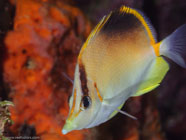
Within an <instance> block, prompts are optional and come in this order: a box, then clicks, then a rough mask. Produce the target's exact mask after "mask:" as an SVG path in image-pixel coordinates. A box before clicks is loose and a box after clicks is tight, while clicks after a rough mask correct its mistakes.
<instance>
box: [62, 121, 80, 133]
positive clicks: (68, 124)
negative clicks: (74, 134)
mask: <svg viewBox="0 0 186 140" xmlns="http://www.w3.org/2000/svg"><path fill="white" fill-rule="evenodd" d="M76 128H77V126H76V125H75V124H74V123H72V122H71V121H68V120H67V121H66V122H65V125H64V126H63V129H62V133H63V134H64V135H65V134H67V133H68V132H70V131H72V130H75V129H76Z"/></svg>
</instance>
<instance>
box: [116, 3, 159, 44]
mask: <svg viewBox="0 0 186 140" xmlns="http://www.w3.org/2000/svg"><path fill="white" fill-rule="evenodd" d="M120 12H124V13H127V14H132V15H134V16H135V17H136V18H137V19H138V20H139V21H140V22H141V23H142V24H143V26H144V27H145V29H146V31H147V33H148V35H149V37H150V39H151V44H152V45H154V44H155V43H156V42H157V39H156V32H155V29H154V27H153V26H152V24H151V23H150V20H149V19H148V18H147V17H146V16H145V14H144V13H143V12H141V11H140V10H136V9H133V8H129V7H126V6H122V7H121V8H120Z"/></svg>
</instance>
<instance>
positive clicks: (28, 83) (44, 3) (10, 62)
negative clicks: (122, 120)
mask: <svg viewBox="0 0 186 140" xmlns="http://www.w3.org/2000/svg"><path fill="white" fill-rule="evenodd" d="M14 4H15V6H16V15H15V19H14V29H13V30H12V31H9V32H8V34H7V36H6V38H5V45H6V49H7V59H6V60H5V62H4V81H5V82H6V83H8V85H9V87H10V97H11V98H13V102H14V104H15V107H12V108H10V111H11V113H12V116H11V118H12V120H13V121H14V122H15V123H14V125H13V126H12V131H13V132H14V133H15V134H18V133H19V128H20V127H21V126H22V125H23V124H24V123H26V124H28V125H30V126H34V127H35V129H36V135H38V136H40V137H41V139H45V140H47V139H48V140H49V139H53V140H59V139H61V138H63V139H67V140H68V139H69V140H72V139H75V138H76V137H78V139H83V138H84V137H85V135H84V133H85V132H84V131H74V132H72V133H70V134H68V135H62V134H61V129H62V127H63V124H64V121H65V118H66V117H67V115H68V103H67V98H68V96H69V94H71V88H72V85H71V83H70V82H69V81H68V80H67V79H65V77H64V76H63V75H62V72H64V73H66V74H67V75H69V76H70V77H72V76H73V73H74V67H75V63H76V57H77V55H78V52H79V49H80V47H81V45H82V43H83V42H84V40H85V38H86V37H87V35H88V34H89V32H90V25H89V23H88V22H87V20H86V19H85V17H84V16H83V15H82V13H81V11H80V10H78V9H77V8H75V7H72V6H70V5H68V4H67V3H65V2H62V1H60V0H55V1H49V0H17V1H15V2H14Z"/></svg>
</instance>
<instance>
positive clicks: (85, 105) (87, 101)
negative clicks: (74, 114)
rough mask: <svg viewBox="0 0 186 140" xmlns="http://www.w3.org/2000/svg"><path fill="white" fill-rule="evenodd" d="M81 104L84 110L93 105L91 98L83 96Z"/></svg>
mask: <svg viewBox="0 0 186 140" xmlns="http://www.w3.org/2000/svg"><path fill="white" fill-rule="evenodd" d="M81 104H82V105H83V108H84V109H87V108H88V107H89V106H90V105H91V99H90V97H89V96H83V98H82V100H81Z"/></svg>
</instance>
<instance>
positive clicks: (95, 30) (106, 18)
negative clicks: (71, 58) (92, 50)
mask: <svg viewBox="0 0 186 140" xmlns="http://www.w3.org/2000/svg"><path fill="white" fill-rule="evenodd" d="M111 14H112V12H111V13H110V14H109V15H108V16H106V17H103V18H102V20H101V21H100V22H99V23H98V24H97V25H96V27H95V28H94V30H93V31H92V32H91V33H90V35H89V36H88V38H87V40H86V42H85V43H84V44H83V47H82V48H81V51H80V53H79V56H78V62H80V59H81V56H82V53H83V51H84V50H85V48H86V47H87V45H88V43H89V41H90V39H91V38H92V37H93V36H94V35H95V34H96V33H97V32H99V31H100V30H101V28H102V27H103V25H104V24H105V23H106V22H107V20H108V19H109V17H110V15H111Z"/></svg>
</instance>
